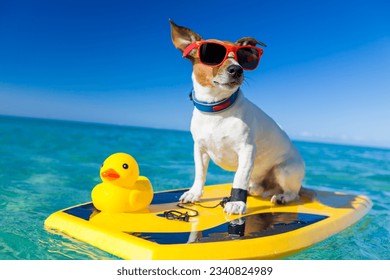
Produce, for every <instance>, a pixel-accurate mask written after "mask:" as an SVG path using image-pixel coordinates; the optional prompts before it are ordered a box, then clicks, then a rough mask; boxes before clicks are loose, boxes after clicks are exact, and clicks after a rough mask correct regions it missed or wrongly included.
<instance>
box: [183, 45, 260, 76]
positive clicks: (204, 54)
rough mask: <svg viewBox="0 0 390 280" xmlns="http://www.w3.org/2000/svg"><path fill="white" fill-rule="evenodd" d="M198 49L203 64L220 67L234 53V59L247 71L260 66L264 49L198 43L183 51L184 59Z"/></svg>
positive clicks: (249, 46)
mask: <svg viewBox="0 0 390 280" xmlns="http://www.w3.org/2000/svg"><path fill="white" fill-rule="evenodd" d="M196 48H197V49H198V56H199V60H200V62H201V63H203V64H205V65H208V66H211V67H218V66H220V65H221V64H222V63H224V62H225V60H226V59H227V58H228V56H229V53H230V52H233V53H234V58H235V59H236V61H237V62H238V63H239V64H240V65H241V67H242V68H243V69H245V70H254V69H256V67H257V65H259V62H260V57H261V55H262V54H263V49H260V48H258V47H255V46H251V45H246V46H232V45H227V44H224V43H219V42H212V41H196V42H193V43H191V44H190V45H188V46H187V47H186V48H185V49H184V51H183V57H186V56H188V54H189V53H190V52H191V51H192V50H193V49H196Z"/></svg>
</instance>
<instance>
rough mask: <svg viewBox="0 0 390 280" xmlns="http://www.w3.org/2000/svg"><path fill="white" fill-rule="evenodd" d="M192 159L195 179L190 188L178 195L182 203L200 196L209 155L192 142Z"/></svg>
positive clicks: (195, 199) (197, 198) (192, 200)
mask: <svg viewBox="0 0 390 280" xmlns="http://www.w3.org/2000/svg"><path fill="white" fill-rule="evenodd" d="M194 161H195V180H194V184H193V185H192V187H191V189H190V190H189V191H187V192H185V193H184V194H183V195H182V196H181V197H180V201H181V202H184V203H186V202H195V201H198V200H199V199H200V197H201V196H202V194H203V186H204V183H205V181H206V173H207V168H208V166H209V162H210V157H209V155H208V154H207V153H206V152H205V151H203V150H202V149H201V148H200V147H199V145H198V144H197V143H196V142H195V144H194Z"/></svg>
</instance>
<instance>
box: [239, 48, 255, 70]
mask: <svg viewBox="0 0 390 280" xmlns="http://www.w3.org/2000/svg"><path fill="white" fill-rule="evenodd" d="M260 56H261V54H260V52H259V51H258V50H257V49H255V48H250V47H248V48H240V49H238V50H237V60H238V63H239V64H240V65H241V66H242V68H244V69H255V68H256V67H257V65H258V64H259V60H260Z"/></svg>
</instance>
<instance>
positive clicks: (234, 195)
mask: <svg viewBox="0 0 390 280" xmlns="http://www.w3.org/2000/svg"><path fill="white" fill-rule="evenodd" d="M247 196H248V192H247V191H246V190H243V189H234V188H233V189H232V192H231V198H230V201H242V202H245V203H246V197H247Z"/></svg>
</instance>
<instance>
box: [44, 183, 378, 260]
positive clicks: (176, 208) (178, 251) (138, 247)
mask: <svg viewBox="0 0 390 280" xmlns="http://www.w3.org/2000/svg"><path fill="white" fill-rule="evenodd" d="M230 190H231V184H223V185H215V186H208V187H205V190H204V194H203V197H202V199H201V201H200V202H199V203H196V204H185V205H183V204H178V200H179V197H180V196H181V194H182V193H183V192H184V191H186V190H184V189H182V190H172V191H165V192H158V193H155V195H154V198H153V201H152V204H151V205H150V206H149V207H148V208H147V209H144V210H140V211H138V212H133V213H105V212H99V211H98V210H96V209H95V207H94V206H93V204H92V203H91V202H89V203H85V204H81V205H77V206H73V207H70V208H67V209H64V210H61V211H58V212H55V213H53V214H51V215H50V216H49V217H48V218H47V219H46V221H45V227H46V228H47V229H55V230H58V231H60V232H63V233H65V234H67V235H69V236H72V237H74V238H76V239H78V240H81V241H84V242H86V243H89V244H91V245H93V246H95V247H98V248H100V249H101V250H104V251H107V252H109V253H111V254H113V255H116V256H118V257H120V258H123V259H136V260H145V259H148V260H150V259H159V260H168V259H176V260H180V259H202V260H206V259H277V258H281V257H284V256H287V255H290V254H293V253H295V252H298V251H301V250H303V249H305V248H307V247H310V246H312V245H314V244H316V243H318V242H320V241H322V240H324V239H326V238H328V237H330V236H332V235H334V234H336V233H338V232H340V231H342V230H344V229H345V228H347V227H349V226H351V225H352V224H354V223H356V222H357V221H358V220H359V219H361V218H362V217H363V216H364V215H365V214H367V212H368V211H369V210H370V209H371V207H372V202H371V201H370V199H369V198H367V197H365V196H355V195H349V194H343V193H336V192H326V191H314V190H306V191H305V192H304V193H305V194H304V195H301V198H300V200H299V201H297V202H293V203H289V204H288V205H273V204H271V202H269V201H268V200H266V199H262V198H258V197H251V196H248V200H247V213H246V214H245V215H228V214H226V213H224V212H223V208H222V206H221V204H223V199H224V198H225V197H228V196H229V194H230ZM183 207H185V208H183Z"/></svg>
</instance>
